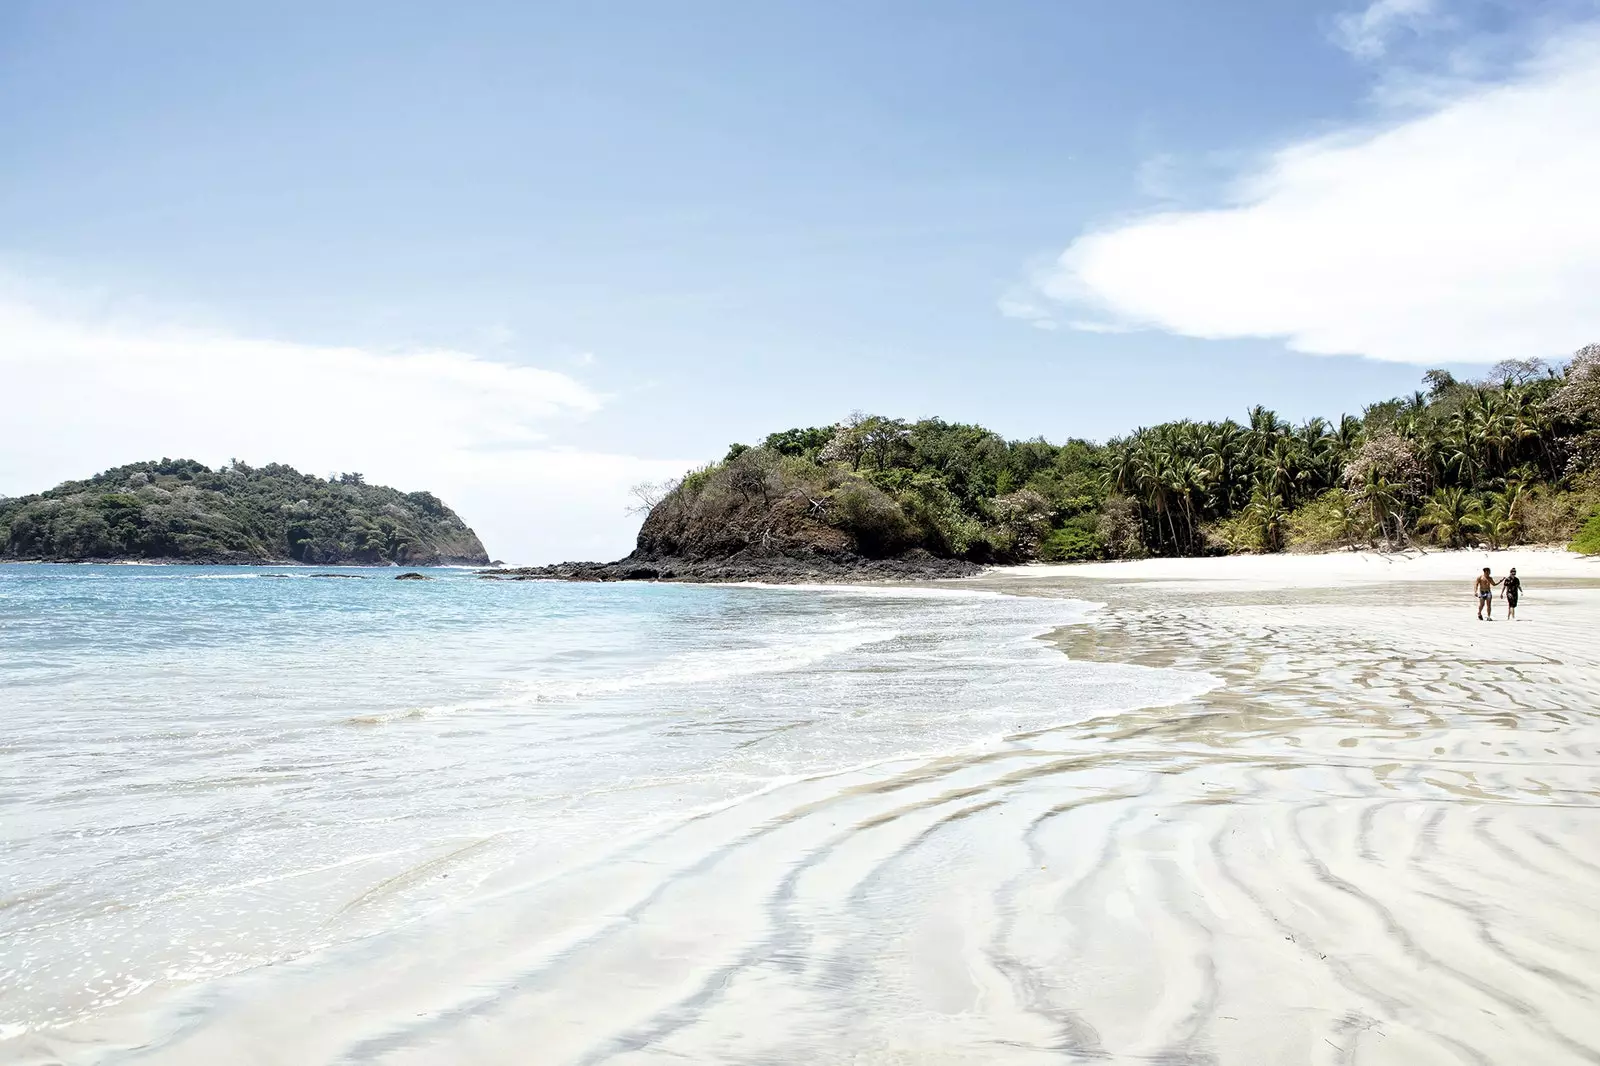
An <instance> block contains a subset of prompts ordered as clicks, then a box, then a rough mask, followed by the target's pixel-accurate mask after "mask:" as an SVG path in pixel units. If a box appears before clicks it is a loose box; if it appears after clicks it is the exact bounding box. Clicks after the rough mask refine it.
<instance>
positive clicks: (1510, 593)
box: [1501, 566, 1522, 622]
mask: <svg viewBox="0 0 1600 1066" xmlns="http://www.w3.org/2000/svg"><path fill="white" fill-rule="evenodd" d="M1501 584H1502V585H1504V586H1505V594H1506V621H1508V622H1515V621H1516V620H1517V600H1519V599H1521V598H1522V579H1521V578H1520V577H1518V576H1517V568H1516V567H1514V566H1513V567H1512V568H1511V573H1509V574H1507V575H1506V579H1505V580H1504V581H1503V582H1501Z"/></svg>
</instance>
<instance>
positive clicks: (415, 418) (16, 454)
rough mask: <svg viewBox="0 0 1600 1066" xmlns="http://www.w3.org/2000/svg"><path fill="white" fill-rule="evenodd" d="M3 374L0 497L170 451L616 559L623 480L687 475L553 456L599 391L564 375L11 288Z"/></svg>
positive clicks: (525, 544) (523, 551)
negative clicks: (417, 499)
mask: <svg viewBox="0 0 1600 1066" xmlns="http://www.w3.org/2000/svg"><path fill="white" fill-rule="evenodd" d="M0 380H3V381H4V382H5V395H6V405H5V406H6V412H5V413H6V423H7V436H8V437H9V438H10V439H11V440H12V441H13V442H27V444H28V447H26V448H22V447H13V448H9V449H6V450H4V451H3V452H0V492H4V493H10V494H13V495H15V494H20V493H22V492H26V491H34V490H38V489H41V488H45V487H48V486H50V485H53V484H56V483H59V482H60V481H62V480H66V479H68V478H71V477H81V476H84V475H87V474H90V473H93V472H95V471H97V470H100V469H103V468H105V467H107V466H113V465H117V464H119V463H125V462H131V461H135V460H139V459H148V458H155V457H159V456H163V455H166V456H184V457H191V458H196V459H200V460H202V461H205V462H208V463H212V464H216V463H219V462H222V461H225V460H227V459H228V458H230V457H238V458H240V459H244V460H246V461H248V462H253V463H265V462H272V461H276V462H284V463H289V464H291V465H294V466H296V467H298V468H300V469H301V470H304V471H306V472H308V473H315V474H326V473H328V472H330V471H334V470H341V471H342V470H360V471H362V472H363V473H365V474H367V475H368V477H369V479H371V480H373V481H377V482H384V483H387V484H392V485H395V486H397V487H399V488H403V489H419V488H427V489H430V490H433V491H435V492H437V493H438V494H439V495H440V496H442V497H443V498H444V499H445V500H447V501H448V502H449V503H451V504H452V505H453V506H456V507H457V508H458V509H459V510H460V511H461V512H462V514H463V517H465V518H466V519H467V521H468V522H469V523H472V524H474V525H475V527H476V528H477V529H478V532H479V533H480V534H481V535H482V536H483V539H484V540H485V542H486V543H487V544H488V545H489V550H490V551H492V552H496V553H498V554H502V555H508V556H513V555H514V556H515V557H518V558H541V557H547V556H549V555H552V554H565V553H567V552H569V551H570V552H574V553H578V552H582V551H583V550H585V548H586V546H587V547H590V548H592V550H595V551H597V552H601V553H610V554H618V553H620V551H621V550H625V549H626V548H627V546H628V544H627V540H628V537H629V534H630V532H631V531H630V530H629V528H628V525H627V522H626V520H625V519H623V518H622V515H623V509H624V506H625V503H626V499H627V487H628V485H630V484H632V483H634V482H637V481H639V480H643V479H646V478H650V477H660V476H662V475H663V474H667V473H679V472H681V471H682V470H683V468H684V467H685V465H686V464H685V463H683V462H681V461H671V462H667V463H654V462H650V461H646V460H641V459H637V458H633V457H629V456H616V455H602V454H594V453H584V452H577V451H572V450H568V449H563V448H560V447H558V446H557V445H556V444H555V443H554V442H553V439H552V431H553V430H557V429H559V428H561V427H562V426H564V425H567V424H570V422H571V421H572V420H573V419H576V418H582V417H583V416H585V415H588V414H591V413H593V412H595V411H597V410H598V409H599V408H600V407H601V405H602V404H603V402H604V397H603V396H602V395H600V394H599V393H597V392H596V391H595V390H594V389H592V388H590V387H589V386H588V385H585V384H584V383H582V382H580V381H578V380H576V379H575V378H572V377H570V376H568V375H566V374H562V373H558V372H555V371H550V370H544V369H539V368H536V367H530V366H520V365H515V364H512V363H507V362H500V361H495V360H490V359H486V358H483V357H481V356H478V355H475V354H473V353H470V352H462V351H450V350H438V349H434V350H424V351H411V352H396V353H391V352H383V351H376V350H369V349H364V348H354V347H338V346H328V345H317V344H303V343H295V342H289V341H282V340H269V339H261V338H253V337H247V336H240V335H237V334H232V333H228V332H225V331H219V330H214V329H211V330H196V329H192V328H188V327H185V326H182V325H174V324H172V323H170V322H158V321H153V320H151V319H150V318H149V317H148V316H142V317H140V318H139V319H138V320H130V319H123V318H115V317H107V316H106V315H104V314H98V313H91V312H88V311H86V310H84V309H82V308H71V307H61V306H55V307H49V306H47V305H42V304H41V303H39V302H37V301H33V300H30V299H28V298H27V297H26V296H25V295H18V294H16V293H5V292H0ZM553 516H559V520H552V519H553ZM563 538H566V543H565V544H563Z"/></svg>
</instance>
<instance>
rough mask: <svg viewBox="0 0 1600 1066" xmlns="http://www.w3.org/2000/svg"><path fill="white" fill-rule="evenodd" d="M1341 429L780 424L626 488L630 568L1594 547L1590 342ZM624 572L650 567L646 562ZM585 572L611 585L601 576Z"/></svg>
mask: <svg viewBox="0 0 1600 1066" xmlns="http://www.w3.org/2000/svg"><path fill="white" fill-rule="evenodd" d="M1423 384H1424V386H1425V388H1424V389H1423V390H1419V391H1417V392H1416V393H1414V394H1413V395H1410V396H1405V397H1398V398H1395V399H1390V400H1384V401H1381V402H1377V403H1373V404H1371V405H1369V406H1367V407H1366V408H1365V409H1364V410H1363V411H1361V412H1360V413H1359V414H1348V415H1345V416H1343V417H1340V418H1338V419H1336V420H1333V421H1329V420H1325V419H1321V418H1314V419H1311V420H1309V421H1307V422H1304V423H1301V424H1299V425H1291V424H1288V423H1287V422H1285V421H1284V420H1283V419H1280V418H1279V417H1278V416H1277V415H1276V414H1275V413H1274V412H1272V411H1269V410H1266V409H1264V408H1260V407H1256V408H1252V409H1251V410H1250V411H1249V412H1248V414H1247V417H1246V418H1245V419H1244V420H1243V421H1234V420H1231V419H1229V420H1225V421H1221V422H1192V421H1182V422H1170V423H1166V424H1163V425H1157V426H1151V427H1148V428H1143V429H1139V430H1136V431H1134V432H1133V433H1131V434H1129V435H1128V436H1125V437H1122V438H1119V439H1115V440H1112V441H1109V442H1107V443H1104V444H1098V443H1091V442H1088V441H1082V440H1071V441H1068V442H1067V443H1065V444H1061V445H1057V444H1052V443H1049V442H1048V441H1046V440H1044V439H1037V440H1023V441H1007V440H1005V439H1003V438H1002V437H1000V436H999V435H997V434H995V433H991V432H989V431H988V430H985V429H983V428H982V427H979V426H972V425H960V424H954V423H949V422H945V421H943V420H940V419H925V420H923V421H919V422H905V421H901V420H899V419H893V418H884V417H878V416H862V415H858V416H855V417H853V418H851V419H849V420H848V421H846V422H844V423H841V424H839V425H835V426H820V427H814V428H809V429H791V430H786V431H784V432H781V433H774V434H772V435H771V436H768V437H767V438H766V439H765V440H763V441H761V442H760V443H759V444H757V445H755V446H746V445H742V444H736V445H734V446H733V447H732V448H731V449H730V450H729V452H728V454H727V456H726V458H724V459H723V460H722V461H720V462H717V463H714V464H711V465H710V466H708V467H705V468H703V469H700V470H696V471H693V472H691V473H689V474H688V475H686V476H685V477H684V478H682V479H681V480H680V481H677V482H671V483H668V484H665V485H659V486H641V487H640V489H639V490H637V491H639V492H640V494H641V496H642V497H643V498H644V502H645V503H646V504H647V505H649V514H648V517H647V518H646V519H645V522H644V525H643V528H642V529H641V530H640V532H639V540H638V547H637V550H636V551H635V552H634V555H633V556H631V557H630V560H629V561H624V562H625V563H628V562H630V561H631V562H635V563H636V562H649V561H654V560H670V561H673V562H674V565H673V566H672V567H669V568H668V569H671V570H672V571H673V572H674V573H683V572H684V569H683V567H681V566H678V565H676V562H677V561H681V560H689V561H691V562H694V561H701V560H717V559H722V560H728V559H733V560H735V561H747V560H751V561H753V560H759V559H760V558H763V557H785V558H817V559H825V558H850V557H864V558H867V559H886V558H895V557H905V556H908V555H912V556H922V555H923V554H924V553H925V554H926V555H931V556H934V557H937V558H943V559H965V560H971V561H975V562H1025V561H1028V560H1033V559H1044V560H1063V561H1064V560H1078V559H1119V558H1137V557H1140V556H1146V555H1199V554H1220V553H1228V552H1272V551H1281V550H1286V549H1295V550H1305V551H1321V550H1330V549H1335V548H1340V547H1358V546H1375V547H1390V548H1393V547H1399V546H1404V545H1412V544H1423V545H1438V546H1443V547H1462V546H1468V545H1480V544H1481V545H1486V546H1490V547H1501V546H1505V545H1509V544H1517V543H1567V542H1569V541H1572V542H1574V546H1575V547H1578V548H1579V550H1590V551H1595V550H1600V515H1597V513H1596V512H1597V509H1600V346H1591V347H1589V348H1586V349H1584V350H1583V351H1582V352H1579V353H1578V354H1577V355H1576V356H1575V357H1574V358H1573V360H1571V362H1570V363H1568V364H1566V365H1563V366H1551V365H1547V364H1544V363H1542V362H1540V361H1538V360H1521V361H1513V362H1507V363H1502V364H1500V365H1499V366H1497V367H1495V368H1494V370H1492V371H1491V372H1490V374H1489V375H1488V376H1487V377H1486V378H1484V379H1483V380H1480V381H1458V380H1456V379H1455V378H1453V377H1452V376H1451V375H1450V374H1448V373H1447V372H1445V371H1439V370H1435V371H1430V372H1429V373H1428V374H1427V375H1425V377H1424V379H1423ZM613 569H617V572H618V573H619V574H620V575H621V576H632V575H633V574H634V573H636V572H637V573H639V574H649V573H656V572H659V573H662V574H665V573H666V572H667V570H666V569H663V568H662V567H661V566H652V567H645V568H643V569H639V568H638V567H636V566H635V567H634V568H633V569H630V568H629V567H628V566H624V565H623V564H615V565H614V567H613ZM601 576H609V572H604V573H602V574H601Z"/></svg>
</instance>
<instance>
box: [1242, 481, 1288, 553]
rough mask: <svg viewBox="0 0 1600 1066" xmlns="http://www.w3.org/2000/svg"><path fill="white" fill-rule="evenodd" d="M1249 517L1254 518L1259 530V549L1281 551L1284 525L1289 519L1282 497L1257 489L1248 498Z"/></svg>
mask: <svg viewBox="0 0 1600 1066" xmlns="http://www.w3.org/2000/svg"><path fill="white" fill-rule="evenodd" d="M1250 517H1251V518H1252V519H1254V521H1255V523H1256V528H1257V529H1259V530H1260V532H1261V550H1262V551H1269V552H1277V551H1282V550H1283V533H1284V525H1285V523H1287V522H1288V520H1289V512H1288V510H1287V508H1285V507H1284V503H1283V497H1281V496H1279V495H1277V494H1276V493H1273V492H1263V491H1261V490H1260V489H1257V490H1256V494H1255V495H1254V496H1252V497H1251V498H1250Z"/></svg>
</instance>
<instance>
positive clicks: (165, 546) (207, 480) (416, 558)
mask: <svg viewBox="0 0 1600 1066" xmlns="http://www.w3.org/2000/svg"><path fill="white" fill-rule="evenodd" d="M0 559H46V560H84V559H168V560H183V561H189V562H206V563H245V562H266V561H283V560H295V561H298V562H303V563H314V564H322V565H326V564H331V563H399V564H402V565H410V566H426V565H430V564H436V563H466V564H486V563H488V562H489V558H488V556H487V555H486V554H485V553H484V550H483V545H482V544H481V543H479V541H478V538H477V536H476V535H475V534H474V533H473V532H472V530H470V529H468V528H467V527H466V526H465V525H464V524H463V523H462V521H461V519H459V518H457V517H456V514H455V512H454V511H452V510H450V508H448V507H446V506H445V505H444V504H443V503H442V502H440V500H439V498H438V497H436V496H434V495H433V494H432V493H428V492H411V493H403V492H399V491H397V490H395V489H390V488H384V487H382V486H378V485H368V484H367V483H366V482H365V480H364V479H363V478H362V476H361V475H360V474H341V475H340V476H339V477H338V478H337V479H336V480H333V481H324V480H323V479H322V478H319V477H313V476H311V475H309V474H301V473H299V472H298V471H296V470H294V469H292V468H290V467H287V466H282V465H279V464H276V463H274V464H271V465H268V466H263V467H251V466H247V465H245V464H244V463H241V462H238V461H235V462H233V463H232V464H231V465H229V466H226V467H223V468H222V469H220V470H212V469H210V468H208V467H206V466H204V465H203V464H201V463H197V462H195V461H194V460H193V459H162V460H161V461H159V462H149V463H134V464H132V465H129V466H119V467H117V468H116V469H114V470H107V471H106V472H105V473H103V474H97V475H96V476H94V477H92V478H89V479H88V480H86V481H69V482H67V483H66V484H64V485H61V486H59V487H57V488H54V489H51V490H50V491H49V492H44V493H41V494H39V495H37V496H23V497H20V498H17V499H9V500H6V499H0Z"/></svg>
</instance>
